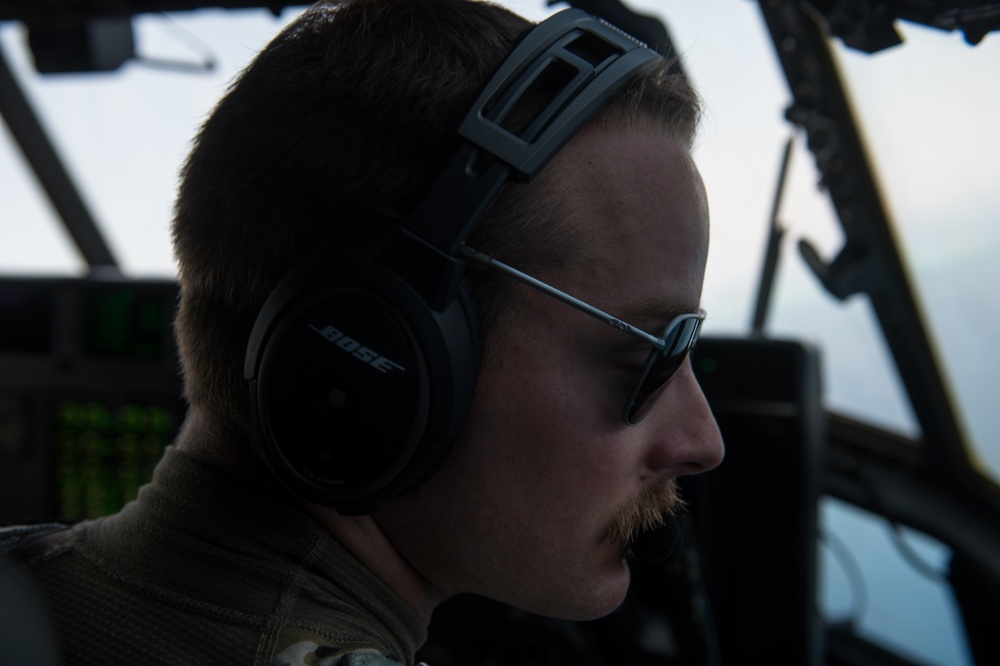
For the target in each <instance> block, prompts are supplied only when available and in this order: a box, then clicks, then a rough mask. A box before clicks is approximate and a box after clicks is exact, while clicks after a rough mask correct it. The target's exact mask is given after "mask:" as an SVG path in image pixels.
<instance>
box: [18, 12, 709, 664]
mask: <svg viewBox="0 0 1000 666" xmlns="http://www.w3.org/2000/svg"><path fill="white" fill-rule="evenodd" d="M573 16H575V15H573ZM560 21H562V23H560ZM567 21H568V19H555V20H553V21H552V22H546V24H543V26H542V27H540V28H538V29H537V30H535V31H530V29H531V24H529V23H528V22H526V21H524V20H522V19H520V18H519V17H516V16H514V15H513V14H510V13H509V12H507V11H506V10H503V9H501V8H499V7H496V6H492V5H489V4H485V3H480V2H467V1H465V0H348V1H345V2H341V3H320V4H318V5H316V6H314V7H312V8H311V9H310V10H309V11H307V12H306V13H305V14H303V16H302V17H300V18H299V19H298V20H296V21H295V22H294V23H293V24H292V25H291V26H289V27H288V28H287V29H286V30H285V31H284V32H283V33H282V34H281V35H279V36H278V37H277V38H276V39H275V40H274V41H273V42H272V43H271V44H270V45H269V46H268V47H267V48H266V49H265V50H264V51H263V52H262V53H261V54H260V55H259V56H258V57H257V58H256V60H255V61H254V62H253V63H252V64H251V65H250V66H249V67H248V68H247V70H246V71H245V72H244V73H243V74H242V75H241V76H240V78H239V79H238V80H237V81H236V82H235V83H234V84H233V86H232V87H231V89H230V90H229V92H228V93H227V95H226V96H225V97H224V98H223V100H222V101H221V102H220V104H219V105H218V107H217V108H216V109H215V111H214V112H213V114H212V116H211V117H210V118H209V119H208V120H207V121H206V123H205V125H204V127H203V128H202V130H201V132H200V134H199V136H198V138H197V140H196V143H195V146H194V148H193V150H192V152H191V155H190V157H189V159H188V161H187V163H186V165H185V168H184V171H183V174H182V182H181V186H180V192H179V196H178V200H177V208H176V218H175V224H174V239H175V248H176V254H177V259H178V264H179V269H180V271H179V276H180V283H181V288H182V297H181V303H180V309H179V312H178V317H177V322H176V333H177V338H178V341H179V346H180V350H181V355H182V360H183V369H184V375H185V386H186V397H187V399H188V402H189V415H188V419H187V421H186V423H185V426H184V429H183V431H182V433H181V434H180V436H179V438H178V440H177V442H176V443H175V445H174V446H173V447H172V448H171V449H170V450H169V451H168V453H167V454H166V456H165V458H164V460H163V461H162V462H161V463H160V465H159V466H158V468H157V471H156V474H155V477H154V481H153V483H152V484H151V485H149V486H147V487H146V488H144V489H143V491H142V492H141V494H140V498H139V500H138V501H137V502H135V503H133V504H131V505H129V506H128V507H126V508H125V509H124V510H123V511H122V512H121V513H120V514H117V515H115V516H112V517H109V518H106V519H103V520H99V521H94V522H91V523H85V524H82V525H79V526H76V527H74V528H72V529H68V530H58V531H35V532H30V531H21V532H18V533H17V534H14V535H8V537H7V542H8V544H12V543H14V542H17V550H16V553H17V556H18V557H19V558H20V559H21V560H22V561H24V562H25V563H26V566H27V567H28V569H29V570H30V571H31V572H32V573H33V574H34V575H35V577H36V579H37V580H38V581H39V582H40V583H41V585H42V586H43V588H44V590H45V592H46V594H47V595H48V599H49V603H50V605H51V607H52V608H53V611H54V614H55V619H56V625H57V630H58V633H59V640H60V644H61V649H62V653H63V656H64V658H65V659H66V660H67V661H72V662H74V663H98V662H99V663H126V662H127V663H261V664H266V663H272V664H299V663H302V664H305V663H323V664H344V665H347V664H395V663H404V664H410V663H413V661H414V654H415V651H416V649H417V648H418V647H419V645H420V644H421V642H422V641H423V640H424V636H425V632H426V625H427V623H428V622H429V620H430V618H431V614H432V612H433V610H434V608H435V607H436V606H437V605H438V604H440V603H441V602H442V601H444V600H445V599H447V598H449V597H451V596H453V595H456V594H460V593H470V592H471V593H477V594H482V595H485V596H487V597H491V598H493V599H497V600H499V601H502V602H504V603H507V604H511V605H513V606H516V607H518V608H522V609H525V610H528V611H531V612H535V613H542V614H546V615H550V616H553V617H559V618H569V619H589V618H595V617H599V616H602V615H605V614H607V613H609V612H611V611H612V610H614V609H615V608H616V607H617V606H618V605H619V604H620V603H621V601H622V599H623V598H624V595H625V592H626V590H627V588H628V584H629V571H628V566H627V564H626V562H625V558H624V555H625V552H626V551H627V550H628V548H629V547H630V545H631V544H632V543H633V541H634V539H635V537H636V535H637V533H638V532H640V531H641V530H643V529H646V528H649V527H651V526H653V525H655V524H656V523H657V522H658V521H659V520H660V518H661V515H662V514H664V513H670V512H673V511H676V510H677V509H678V508H679V506H680V500H679V498H678V497H677V496H676V491H675V489H674V485H673V479H675V478H676V477H678V476H681V475H684V474H693V473H698V472H702V471H705V470H708V469H710V468H712V467H714V466H715V465H717V464H718V463H719V462H720V460H721V457H722V443H721V440H720V437H719V433H718V430H717V428H716V426H715V422H714V419H713V417H712V415H711V413H710V411H709V409H708V407H707V405H706V403H705V400H704V397H703V396H702V393H701V391H700V389H699V387H698V385H697V383H696V381H695V379H694V376H693V374H692V370H691V367H690V364H689V362H687V360H686V353H687V350H688V348H689V346H690V344H691V343H693V341H694V339H695V338H696V337H697V331H698V326H699V324H700V321H701V317H702V316H703V315H702V314H700V311H699V301H700V294H701V288H702V279H703V274H704V268H705V260H706V254H707V247H708V214H707V205H706V200H705V193H704V188H703V185H702V183H701V180H700V177H699V175H698V172H697V170H696V168H695V166H694V164H693V162H692V160H691V157H690V155H689V149H690V145H691V141H692V136H693V132H694V129H695V124H696V120H697V115H698V109H697V103H696V101H695V96H694V94H693V93H692V91H691V89H690V87H689V86H688V84H687V83H686V82H685V81H684V80H683V79H682V78H679V77H675V76H669V75H668V74H667V68H668V64H667V63H665V62H663V61H662V60H661V59H659V58H655V57H654V56H653V55H652V54H651V53H650V52H648V50H647V49H644V48H640V47H639V46H637V45H635V44H633V43H631V40H629V39H627V38H625V37H623V36H621V35H618V34H617V33H616V31H614V30H611V29H608V28H606V27H601V26H597V25H596V22H594V21H592V20H590V19H586V20H582V19H581V21H583V23H584V24H586V25H587V26H590V27H588V28H587V29H586V30H584V31H583V32H579V31H578V30H577V29H576V28H574V27H572V26H569V27H567V26H566V25H563V23H566V22H567ZM574 25H575V24H574ZM587 30H592V31H593V32H587ZM529 31H530V32H529ZM549 33H551V35H552V40H556V41H558V40H559V39H562V40H563V41H562V42H559V44H563V45H562V46H559V45H558V44H557V45H556V46H552V45H547V44H549V42H546V41H545V39H548V38H547V37H545V38H544V39H543V37H544V36H545V35H546V34H549ZM578 33H579V35H583V36H582V37H580V39H579V40H577V41H573V42H567V41H566V40H565V39H563V38H565V37H566V36H567V35H570V36H571V37H572V38H573V39H577V37H576V36H577V35H578ZM557 38H558V39H557ZM533 40H541V41H542V42H544V44H543V46H540V47H539V48H540V49H541V51H542V52H543V56H538V57H535V56H530V57H529V56H525V55H523V53H524V51H525V49H527V48H528V46H527V45H529V44H532V43H533ZM550 41H551V40H550ZM515 46H516V49H515ZM545 49H549V50H547V51H546V50H545ZM552 49H562V51H560V53H563V54H564V56H560V57H565V58H568V59H569V60H568V61H576V60H580V62H582V63H583V64H582V65H581V67H584V68H587V67H593V69H594V77H593V78H594V81H597V83H594V82H590V80H589V79H588V80H587V81H585V82H583V83H580V84H579V85H580V86H582V88H580V90H583V91H584V93H587V91H592V90H594V89H597V88H600V90H599V91H598V93H594V95H595V98H596V99H598V100H599V101H600V103H599V104H598V103H595V104H594V105H593V108H592V109H589V110H587V111H586V112H585V113H584V112H579V113H578V112H576V111H574V112H567V111H564V110H560V108H557V107H558V105H554V104H551V102H552V100H553V99H557V98H558V97H559V95H560V94H562V92H564V91H565V90H569V89H571V88H572V86H574V85H577V83H575V81H576V79H574V78H573V76H571V75H567V74H566V72H565V71H564V69H560V67H561V65H560V66H558V67H555V68H552V69H545V68H546V67H548V65H547V64H546V63H547V62H548V60H547V58H549V56H548V55H544V54H550V53H554V52H555V51H552ZM512 51H513V55H510V54H511V52H512ZM619 51H620V53H619ZM565 53H569V54H570V55H565ZM508 56H509V57H508ZM505 58H507V59H508V60H507V63H505V64H504V67H506V66H507V64H508V63H510V62H511V59H513V60H514V61H521V60H523V61H524V62H528V63H530V64H528V66H527V71H528V72H529V73H534V72H535V71H536V69H537V72H538V73H539V76H538V77H537V79H535V80H534V83H531V82H529V83H528V84H526V85H525V87H524V90H526V91H527V92H524V93H523V95H521V93H510V94H509V95H508V97H507V98H503V95H504V94H507V93H503V92H501V93H499V94H500V98H503V99H507V100H508V101H509V102H510V103H509V104H508V106H509V107H510V114H509V116H508V119H507V120H505V121H504V122H505V123H506V125H505V127H504V131H505V132H506V131H508V130H509V131H510V132H513V133H515V134H517V133H520V135H524V134H525V133H527V132H535V131H536V129H537V132H538V135H539V136H547V134H546V132H547V131H548V129H547V128H548V127H555V128H556V130H553V131H558V128H559V127H561V125H562V124H563V123H564V122H565V123H566V124H568V126H570V127H571V128H572V131H566V132H565V136H563V137H562V139H561V141H560V145H561V144H562V143H565V146H564V147H562V149H561V150H558V152H556V153H555V154H554V156H552V155H545V156H544V157H545V159H543V160H541V161H540V162H538V163H537V164H535V166H534V167H532V168H530V169H529V168H528V167H527V166H525V164H527V163H528V162H529V161H530V160H529V159H527V158H526V159H525V162H524V164H522V163H521V162H520V161H519V159H520V158H518V157H514V158H512V159H511V160H510V162H511V164H513V165H514V166H509V165H507V164H505V163H504V160H502V159H498V158H496V157H495V155H493V154H490V153H489V151H485V152H483V151H482V150H479V149H469V150H471V152H470V153H468V154H466V153H463V152H461V151H462V150H465V149H466V146H467V144H464V143H463V142H462V140H461V139H460V138H459V135H458V134H456V129H457V128H459V126H460V125H461V126H462V127H463V128H464V127H465V126H466V124H467V123H471V125H473V126H477V125H476V123H480V122H485V123H487V124H489V123H491V122H493V121H491V120H488V119H487V120H486V121H480V120H476V118H477V117H488V116H490V114H491V113H494V112H496V113H500V112H499V111H496V109H497V108H499V107H498V105H499V106H503V104H501V103H499V102H498V103H496V104H494V103H493V102H484V103H483V105H482V107H481V108H480V111H481V113H478V115H477V114H476V113H469V114H468V115H467V112H468V111H469V109H470V108H473V107H477V108H478V105H479V104H480V102H478V101H477V96H479V95H480V92H481V91H482V90H483V89H484V86H486V85H487V82H488V81H490V85H493V82H494V81H496V80H497V78H502V76H501V74H502V73H503V71H504V69H503V67H501V63H503V62H504V60H505ZM568 61H567V62H568ZM560 62H562V61H560ZM606 63H612V64H609V65H607V67H605V65H606ZM629 63H632V64H629ZM498 67H500V68H501V69H500V70H499V71H500V73H498V74H497V77H495V78H494V79H492V80H491V76H493V75H494V72H496V71H498ZM616 67H617V68H620V69H615V68H616ZM601 72H605V74H603V75H602V74H601ZM616 72H619V73H616ZM622 72H623V73H622ZM511 76H514V75H513V74H512V75H511ZM515 78H516V77H515ZM528 78H531V77H528ZM602 82H603V83H602ZM619 84H620V85H619ZM588 86H589V87H588ZM601 86H604V88H601ZM515 87H516V86H515ZM518 95H520V97H519V96H518ZM581 96H586V95H585V94H581ZM498 99H499V98H498ZM511 100H513V101H511ZM521 102H523V104H521ZM570 106H572V105H570ZM504 113H505V112H504ZM545 114H551V115H550V116H545ZM546 117H548V118H549V120H548V121H546V122H541V121H539V120H538V119H539V118H546ZM470 118H471V120H470ZM499 122H500V121H497V123H498V124H499ZM576 125H580V127H576ZM535 126H537V127H535ZM533 128H535V129H533ZM461 131H462V132H465V130H464V129H462V130H461ZM470 132H471V133H472V134H476V130H470ZM463 136H465V135H464V134H463ZM567 140H568V142H566V141H567ZM469 141H471V142H473V143H474V141H473V140H471V139H470V140H469ZM515 143H516V142H515ZM459 146H463V147H461V148H460V147H459ZM556 148H558V146H556ZM497 150H498V152H500V151H501V149H497ZM552 150H553V151H555V148H553V149H552ZM456 151H458V152H456ZM477 151H478V152H477ZM463 155H465V156H467V157H468V159H466V157H463ZM549 158H551V160H549ZM463 160H464V161H463ZM456 164H457V165H458V166H457V167H455V166H454V165H456ZM453 167H454V168H453ZM508 170H512V171H514V172H515V176H516V175H517V174H520V175H521V176H522V178H530V177H532V176H534V178H533V180H532V182H530V183H528V184H522V183H513V182H512V183H510V184H507V185H506V186H504V187H503V190H502V192H501V193H500V194H499V196H496V197H495V189H493V190H490V191H489V192H487V193H486V194H483V195H476V196H472V195H469V193H468V192H469V189H470V188H475V187H479V186H480V184H481V183H482V182H483V178H488V177H489V174H492V173H499V174H501V176H500V177H498V178H497V179H496V183H498V185H497V188H499V186H500V185H503V184H504V183H505V182H506V181H507V176H506V174H507V172H508ZM522 172H523V173H522ZM441 174H448V175H447V176H444V175H441ZM483 174H486V176H483ZM452 176H454V178H455V179H457V180H455V181H454V183H457V185H455V184H453V183H452V181H450V180H448V178H451V177H452ZM491 182H492V181H491ZM491 187H492V186H491ZM487 189H488V188H487ZM442 192H444V195H442V194H441V193H442ZM494 198H495V200H494ZM490 204H492V205H490ZM463 207H468V208H469V210H470V211H472V212H470V213H468V214H466V213H462V214H458V213H455V211H464V210H465V209H464V208H463ZM484 208H485V209H486V210H485V213H484V212H483V210H482V209H484ZM428 210H430V211H431V213H427V212H426V211H428ZM480 214H482V217H481V219H479V216H480ZM452 216H455V217H457V218H458V219H457V222H456V223H455V224H456V225H457V226H456V230H451V227H450V226H448V225H450V224H452V221H451V220H450V218H451V217H452ZM466 218H468V219H466ZM428 220H429V221H428ZM445 227H447V228H448V231H447V232H445V231H442V229H443V228H445ZM317 248H319V249H317ZM319 282H323V283H324V284H323V285H319V284H317V283H319ZM567 294H568V295H569V296H566V295H567ZM577 299H578V300H577ZM558 300H562V301H564V302H562V303H560V302H557V301H558ZM604 313H611V315H606V314H604ZM426 322H429V323H426ZM425 323H426V324H425ZM609 323H610V324H612V325H611V326H608V324H609ZM668 324H669V325H668ZM661 332H662V334H661ZM442 340H443V342H442ZM444 357H447V358H444ZM442 367H443V369H442ZM441 387H444V388H441ZM442 396H444V397H442ZM442 414H443V415H442ZM327 430H329V432H330V433H333V434H332V435H329V436H328V433H327ZM397 436H398V442H397V441H396V440H393V441H391V442H387V441H385V440H389V439H392V438H394V437H397Z"/></svg>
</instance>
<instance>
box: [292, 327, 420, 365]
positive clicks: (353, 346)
mask: <svg viewBox="0 0 1000 666" xmlns="http://www.w3.org/2000/svg"><path fill="white" fill-rule="evenodd" d="M309 328H311V329H312V330H314V331H316V332H317V333H319V334H320V335H322V336H323V337H324V338H326V339H327V340H329V341H330V342H332V343H333V344H335V345H337V346H338V347H340V348H341V349H343V350H344V351H345V352H347V353H348V354H350V355H351V356H353V357H354V358H356V359H358V360H359V361H362V362H364V363H367V364H368V365H370V366H371V367H373V368H375V369H376V370H378V371H379V372H389V371H390V370H392V369H394V368H395V369H396V370H402V371H403V372H406V368H404V367H403V366H401V365H400V364H399V363H396V362H395V361H390V360H389V359H387V358H386V357H385V356H382V355H380V354H379V353H378V352H376V351H374V350H372V349H369V348H368V347H365V346H363V345H362V344H361V343H360V342H358V341H357V340H355V339H354V338H351V337H348V336H346V335H344V334H343V333H341V332H340V331H338V330H337V329H335V328H334V327H333V326H327V327H326V328H322V329H320V328H316V327H315V326H313V325H312V324H309Z"/></svg>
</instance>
